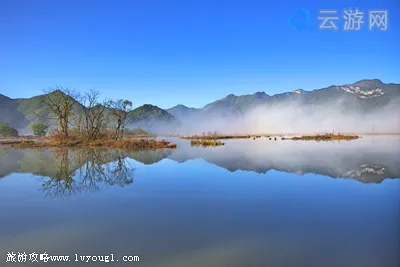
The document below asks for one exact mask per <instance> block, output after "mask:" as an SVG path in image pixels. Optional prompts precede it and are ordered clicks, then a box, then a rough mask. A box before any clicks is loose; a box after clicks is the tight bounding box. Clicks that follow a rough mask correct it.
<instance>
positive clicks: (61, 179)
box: [41, 149, 135, 199]
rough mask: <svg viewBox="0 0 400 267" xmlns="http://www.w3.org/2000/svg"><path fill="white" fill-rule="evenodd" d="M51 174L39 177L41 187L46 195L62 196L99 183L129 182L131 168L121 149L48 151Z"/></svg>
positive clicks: (93, 188) (125, 183)
mask: <svg viewBox="0 0 400 267" xmlns="http://www.w3.org/2000/svg"><path fill="white" fill-rule="evenodd" d="M52 154H53V156H54V160H55V166H54V168H55V169H56V170H55V175H54V176H53V177H50V178H49V177H42V180H43V183H42V188H41V189H42V191H43V192H44V193H45V195H46V197H48V198H52V199H54V198H65V197H71V196H74V195H76V194H77V193H81V192H83V191H90V192H93V191H98V190H99V188H100V186H101V185H103V186H106V187H107V186H115V185H119V186H126V185H129V184H131V183H133V177H134V170H135V169H134V168H133V167H132V166H131V164H130V163H129V162H127V160H126V156H125V154H124V152H123V151H121V150H109V149H102V150H91V149H80V150H68V149H62V150H57V151H52Z"/></svg>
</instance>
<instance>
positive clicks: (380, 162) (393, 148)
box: [169, 137, 400, 183]
mask: <svg viewBox="0 0 400 267" xmlns="http://www.w3.org/2000/svg"><path fill="white" fill-rule="evenodd" d="M179 145H180V148H181V149H177V150H176V151H173V153H172V155H171V156H170V157H169V158H170V159H173V160H175V161H178V162H186V161H187V160H190V159H196V158H201V159H204V160H206V161H207V162H209V163H212V164H214V165H217V166H220V167H222V168H224V169H226V170H229V171H231V172H235V171H238V170H242V171H251V172H257V173H263V174H265V173H267V172H269V171H271V170H276V171H282V172H288V173H293V174H297V175H304V174H307V173H313V174H319V175H323V176H328V177H331V178H351V179H355V180H357V181H360V182H363V183H380V182H382V181H383V180H384V179H386V178H399V177H400V138H387V137H382V138H363V139H360V140H356V141H353V142H340V143H337V142H336V143H315V142H306V141H305V142H297V141H296V142H295V141H282V142H279V141H278V142H274V141H268V140H266V139H261V140H257V141H249V140H228V141H227V142H226V145H225V146H221V147H217V148H201V147H199V148H192V149H190V148H188V147H187V146H188V145H187V144H185V143H181V144H179ZM182 146H183V147H185V148H184V149H183V148H182Z"/></svg>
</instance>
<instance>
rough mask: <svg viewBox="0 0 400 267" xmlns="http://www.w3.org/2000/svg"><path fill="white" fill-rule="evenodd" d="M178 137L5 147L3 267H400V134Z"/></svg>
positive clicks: (1, 155) (0, 178)
mask: <svg viewBox="0 0 400 267" xmlns="http://www.w3.org/2000/svg"><path fill="white" fill-rule="evenodd" d="M173 141H175V142H177V143H178V148H177V149H175V150H159V151H149V152H126V151H125V152H123V151H116V150H81V149H72V150H62V149H58V150H12V149H8V148H4V147H3V148H0V259H1V261H0V266H16V265H18V264H15V263H14V264H9V263H6V256H7V252H14V253H18V252H25V253H27V254H29V253H32V252H36V253H44V252H47V253H48V254H49V255H69V256H70V257H71V262H68V263H54V262H49V263H47V264H46V266H80V265H81V264H82V266H88V265H90V266H99V265H101V266H103V265H104V266H151V267H158V266H160V267H168V266H173V267H203V266H218V267H225V266H227V267H228V266H229V267H239V266H240V267H241V266H243V267H252V266H271V267H274V266H285V267H286V266H296V267H299V266H307V267H312V266H318V267H321V266H323V267H329V266H335V267H336V266H340V267H345V266H349V267H357V266H363V267H369V266H371V267H392V266H393V267H395V266H396V267H397V266H400V256H399V251H400V179H399V178H400V151H399V149H400V138H395V137H393V138H392V137H379V138H376V137H375V138H372V137H368V138H362V139H360V140H356V141H351V142H341V143H315V142H303V141H296V142H295V141H280V140H279V141H269V140H267V139H264V138H262V139H259V140H256V141H253V140H228V141H227V142H226V144H225V146H223V147H216V148H199V147H196V148H192V147H190V145H189V144H188V142H187V141H185V140H173ZM111 253H112V254H114V260H115V261H114V262H110V263H99V262H94V263H93V262H92V263H91V264H87V263H85V264H83V263H79V262H75V261H74V260H75V254H78V255H79V256H81V255H110V254H111ZM124 255H138V256H140V262H133V263H132V262H131V263H123V262H122V256H124ZM117 260H119V261H118V262H117ZM38 265H40V264H38V263H32V262H29V258H28V261H27V262H26V263H24V264H21V266H38Z"/></svg>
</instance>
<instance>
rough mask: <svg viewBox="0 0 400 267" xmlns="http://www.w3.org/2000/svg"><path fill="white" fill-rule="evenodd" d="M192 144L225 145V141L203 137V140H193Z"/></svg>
mask: <svg viewBox="0 0 400 267" xmlns="http://www.w3.org/2000/svg"><path fill="white" fill-rule="evenodd" d="M190 144H191V145H192V146H204V147H206V146H223V145H225V143H223V142H221V141H216V140H206V139H202V140H191V141H190Z"/></svg>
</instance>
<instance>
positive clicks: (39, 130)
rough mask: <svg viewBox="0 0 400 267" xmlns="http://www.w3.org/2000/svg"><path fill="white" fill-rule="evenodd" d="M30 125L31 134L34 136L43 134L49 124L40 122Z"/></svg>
mask: <svg viewBox="0 0 400 267" xmlns="http://www.w3.org/2000/svg"><path fill="white" fill-rule="evenodd" d="M30 127H31V129H32V132H33V134H34V135H36V136H45V135H46V133H47V130H48V129H49V125H47V124H44V123H41V122H36V123H32V124H31V125H30Z"/></svg>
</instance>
